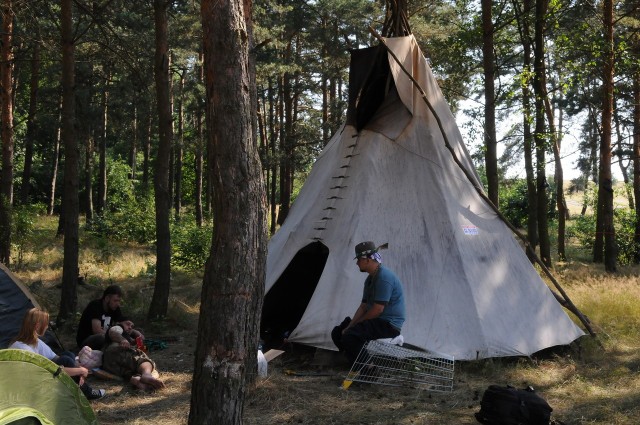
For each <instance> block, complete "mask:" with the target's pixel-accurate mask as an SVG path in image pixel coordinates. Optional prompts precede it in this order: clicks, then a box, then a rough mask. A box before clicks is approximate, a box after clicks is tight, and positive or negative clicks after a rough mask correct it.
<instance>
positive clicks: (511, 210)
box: [499, 179, 557, 228]
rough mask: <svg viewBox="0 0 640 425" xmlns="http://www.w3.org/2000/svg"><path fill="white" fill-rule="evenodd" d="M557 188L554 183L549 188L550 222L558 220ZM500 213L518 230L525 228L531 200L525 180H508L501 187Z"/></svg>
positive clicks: (548, 211)
mask: <svg viewBox="0 0 640 425" xmlns="http://www.w3.org/2000/svg"><path fill="white" fill-rule="evenodd" d="M555 193H556V188H555V184H554V182H553V181H551V182H550V186H549V187H547V213H548V217H549V220H554V219H555V218H556V214H557V212H556V205H555ZM499 202H500V212H501V213H502V214H503V215H504V216H505V217H506V218H507V220H509V222H510V223H511V224H513V225H514V226H515V227H517V228H524V227H526V225H527V218H528V217H529V198H528V197H527V181H526V180H525V179H513V180H506V181H505V182H504V184H502V185H501V186H500V197H499Z"/></svg>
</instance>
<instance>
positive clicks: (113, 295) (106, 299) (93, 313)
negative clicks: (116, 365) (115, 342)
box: [76, 285, 144, 350]
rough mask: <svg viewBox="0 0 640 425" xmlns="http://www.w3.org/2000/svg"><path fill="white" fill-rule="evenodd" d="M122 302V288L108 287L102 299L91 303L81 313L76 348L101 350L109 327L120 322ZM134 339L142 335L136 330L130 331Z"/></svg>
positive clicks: (142, 336) (116, 286)
mask: <svg viewBox="0 0 640 425" xmlns="http://www.w3.org/2000/svg"><path fill="white" fill-rule="evenodd" d="M121 302H122V288H120V287H119V286H118V285H110V286H108V287H107V288H106V289H105V290H104V292H103V293H102V298H100V299H97V300H93V301H91V302H90V303H89V304H88V305H87V307H86V308H85V309H84V311H83V312H82V316H81V317H80V323H79V324H78V333H77V335H76V342H77V343H78V348H79V349H80V348H82V347H84V346H89V347H91V349H92V350H102V348H103V346H104V344H105V333H106V332H107V330H108V329H109V327H110V326H112V325H113V324H115V323H116V322H119V321H121V320H122V311H121V310H120V303H121ZM132 334H133V336H134V338H135V337H138V336H140V337H141V338H142V339H144V335H142V333H141V332H140V331H138V330H135V329H134V330H132Z"/></svg>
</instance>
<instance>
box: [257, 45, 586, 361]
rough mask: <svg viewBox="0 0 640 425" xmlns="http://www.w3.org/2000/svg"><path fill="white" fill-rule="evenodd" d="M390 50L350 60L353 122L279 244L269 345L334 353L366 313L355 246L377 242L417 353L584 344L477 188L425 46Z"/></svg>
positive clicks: (491, 352) (272, 245) (473, 355)
mask: <svg viewBox="0 0 640 425" xmlns="http://www.w3.org/2000/svg"><path fill="white" fill-rule="evenodd" d="M385 44H386V46H387V48H388V49H389V51H387V49H386V48H384V47H383V46H376V47H371V48H368V49H363V50H358V51H354V52H353V53H352V63H351V70H350V72H351V74H350V81H349V84H350V107H349V111H348V113H347V121H346V123H345V124H344V125H343V126H342V128H340V130H339V131H337V132H336V134H335V135H334V137H333V138H332V139H331V140H330V142H329V143H328V144H327V146H326V147H325V149H324V150H323V152H322V153H321V155H320V156H319V157H318V159H317V161H316V162H315V164H314V166H313V168H312V171H311V173H310V174H309V177H308V178H307V180H306V182H305V184H304V186H303V187H302V189H301V191H300V194H299V195H298V197H297V199H296V201H295V202H294V204H293V205H292V208H291V210H290V212H289V215H288V216H287V218H286V220H285V222H284V223H283V225H282V227H281V228H280V229H279V230H278V232H276V234H275V235H274V236H273V237H272V238H271V240H270V242H269V246H268V257H267V277H266V287H265V294H266V295H265V299H264V308H263V317H262V331H263V333H264V334H273V335H286V337H287V338H288V340H289V341H291V342H297V343H302V344H307V345H311V346H315V347H320V348H325V349H333V350H335V349H336V347H335V346H334V345H333V343H332V341H331V337H330V332H331V329H332V327H333V326H335V325H336V324H338V323H340V322H341V321H342V320H343V319H344V317H345V316H351V315H352V314H353V313H354V312H355V310H356V308H357V306H358V305H359V303H360V299H361V295H362V285H363V282H364V279H365V277H366V276H365V275H364V274H362V273H360V272H359V271H358V268H357V267H356V264H355V261H354V260H353V257H354V246H355V245H356V244H357V243H359V242H362V241H366V240H372V241H374V242H375V243H376V244H382V243H385V242H388V244H389V247H388V249H387V250H384V251H382V258H383V263H384V264H385V265H386V266H388V267H389V268H391V269H392V270H394V271H395V273H396V274H397V275H398V276H399V278H400V280H401V281H402V282H403V285H404V291H405V299H406V307H407V320H406V322H405V325H404V327H403V329H402V335H403V336H404V339H405V341H406V342H408V343H410V344H412V345H415V346H418V347H422V348H426V349H430V350H434V351H436V352H441V353H446V354H449V355H453V356H454V357H455V358H456V359H460V360H469V359H479V358H486V357H502V356H521V355H530V354H532V353H534V352H536V351H539V350H542V349H544V348H548V347H552V346H556V345H566V344H569V343H571V342H572V341H574V340H575V339H576V338H578V337H580V336H581V335H583V334H584V333H583V331H582V330H581V329H580V328H579V327H578V326H577V325H576V324H574V322H573V321H572V320H571V319H570V318H569V316H568V315H567V314H566V312H565V311H564V310H563V308H562V307H561V305H560V304H559V303H558V301H557V300H556V298H555V297H554V294H553V293H552V291H551V290H550V289H549V287H547V285H546V284H545V283H544V282H543V281H542V279H541V278H540V276H539V275H538V274H537V272H536V271H535V269H534V268H533V267H532V265H531V263H530V262H529V260H528V258H527V256H526V255H525V253H524V251H523V249H522V248H521V246H520V244H519V243H518V241H516V240H515V238H514V236H513V233H512V232H511V231H510V230H509V228H508V227H507V226H506V225H505V223H504V222H503V221H501V220H500V218H499V217H498V216H497V215H496V213H495V211H494V210H493V209H492V208H491V207H490V206H488V205H487V203H486V202H485V201H484V200H483V199H482V197H481V196H479V194H478V193H477V192H476V190H475V189H474V185H479V181H478V177H477V175H476V173H475V171H473V170H474V167H473V164H472V161H471V159H470V157H469V154H468V152H467V150H466V148H465V145H464V143H463V141H462V137H461V135H460V132H459V130H458V128H457V126H456V123H455V120H454V117H453V115H452V113H451V111H450V109H449V107H448V105H447V103H446V101H445V99H444V98H443V96H442V93H441V92H440V89H439V87H438V84H437V82H436V80H435V78H434V76H433V74H432V73H431V70H430V68H429V65H428V64H427V62H426V60H425V58H424V56H423V54H422V52H421V51H420V48H419V47H418V44H417V42H416V40H415V38H414V37H413V36H412V35H408V36H403V37H393V38H386V39H385ZM400 64H402V66H401V65H400ZM403 68H404V70H403ZM405 70H406V71H407V72H405ZM407 73H409V74H410V75H411V76H412V78H413V79H414V80H415V82H414V81H412V79H411V78H410V77H408V75H407ZM416 83H417V84H419V87H420V88H421V89H422V90H423V91H424V92H425V93H426V97H427V98H428V101H429V103H430V104H431V105H432V107H433V112H432V110H431V109H430V108H428V107H427V103H426V102H425V101H424V100H423V98H422V97H421V93H420V90H418V89H417V88H416ZM437 120H439V121H440V123H439V124H438V122H437ZM443 135H446V138H447V139H448V142H449V144H450V145H451V148H452V149H453V152H455V155H456V156H457V157H458V158H459V160H460V162H461V163H462V164H463V165H464V167H465V168H466V169H467V170H472V171H471V174H472V176H471V177H472V178H473V179H475V180H476V181H475V182H474V183H473V184H472V183H471V182H470V181H469V180H468V178H467V176H465V175H464V173H463V172H462V171H461V169H460V168H459V167H458V166H457V165H456V164H455V162H454V161H453V160H452V154H451V153H450V152H449V151H448V149H447V148H446V147H445V143H444V136H443Z"/></svg>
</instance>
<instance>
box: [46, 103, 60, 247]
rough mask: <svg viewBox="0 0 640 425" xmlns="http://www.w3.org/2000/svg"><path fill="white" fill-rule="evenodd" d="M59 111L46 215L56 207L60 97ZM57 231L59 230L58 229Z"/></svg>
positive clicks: (58, 233)
mask: <svg viewBox="0 0 640 425" xmlns="http://www.w3.org/2000/svg"><path fill="white" fill-rule="evenodd" d="M58 110H59V111H60V112H59V114H58V128H57V131H56V138H55V140H54V145H53V152H52V155H51V157H52V158H51V160H52V163H51V179H50V180H49V182H50V184H49V205H48V208H47V214H48V215H52V214H53V211H54V210H55V206H56V185H57V180H58V166H59V164H60V144H61V142H62V97H61V98H60V107H59V108H58ZM58 230H59V229H58ZM61 234H62V233H60V232H56V235H58V236H60V235H61Z"/></svg>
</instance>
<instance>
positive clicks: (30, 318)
mask: <svg viewBox="0 0 640 425" xmlns="http://www.w3.org/2000/svg"><path fill="white" fill-rule="evenodd" d="M48 327H49V313H47V312H46V311H44V310H41V309H39V308H37V307H34V308H32V309H30V310H29V311H27V313H26V314H25V315H24V319H22V326H21V327H20V331H19V332H18V335H17V336H16V337H15V338H14V339H13V342H12V344H11V345H10V346H9V348H15V349H19V350H27V351H31V352H34V353H36V354H40V355H41V356H44V357H46V358H47V359H49V360H51V361H52V362H54V363H55V364H57V365H60V366H62V369H63V370H64V371H65V372H66V373H67V374H68V375H69V376H71V377H72V378H73V379H74V380H75V381H77V382H78V384H79V385H80V389H81V390H82V392H83V393H84V395H85V397H87V399H89V400H95V399H98V398H101V397H102V396H104V394H105V391H104V390H94V389H92V388H91V387H90V386H89V385H87V383H85V382H84V378H86V377H87V375H88V374H89V371H88V370H87V369H86V368H84V367H82V366H77V365H76V358H75V354H73V353H71V352H69V351H65V352H63V353H61V354H60V355H58V354H56V353H55V352H54V351H53V350H52V349H51V347H49V346H48V345H47V344H46V343H45V342H44V341H42V340H41V339H40V338H39V337H41V336H42V335H44V333H45V332H46V331H47V328H48Z"/></svg>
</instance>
